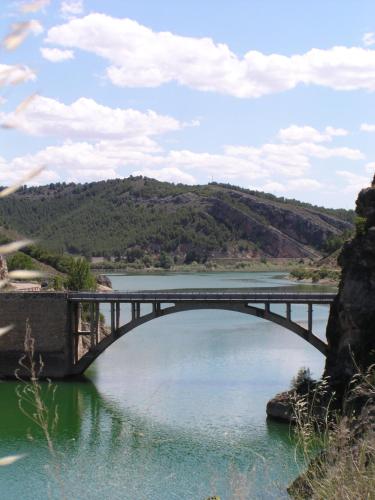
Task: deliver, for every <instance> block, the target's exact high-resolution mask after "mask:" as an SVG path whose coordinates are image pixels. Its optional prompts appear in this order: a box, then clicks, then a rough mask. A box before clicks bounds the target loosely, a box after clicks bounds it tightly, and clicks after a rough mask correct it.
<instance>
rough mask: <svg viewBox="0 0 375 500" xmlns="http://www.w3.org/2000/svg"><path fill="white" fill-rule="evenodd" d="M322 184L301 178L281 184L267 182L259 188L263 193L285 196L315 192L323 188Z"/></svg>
mask: <svg viewBox="0 0 375 500" xmlns="http://www.w3.org/2000/svg"><path fill="white" fill-rule="evenodd" d="M322 187H323V186H322V184H321V183H320V182H318V181H317V180H315V179H308V178H304V177H301V178H300V179H292V180H288V181H287V182H285V183H283V184H281V183H280V182H272V181H271V182H267V183H266V184H264V185H263V186H262V187H260V188H259V190H261V191H265V192H271V193H278V194H285V195H287V194H288V193H290V192H293V191H296V190H297V191H298V192H301V191H314V190H316V189H320V188H322Z"/></svg>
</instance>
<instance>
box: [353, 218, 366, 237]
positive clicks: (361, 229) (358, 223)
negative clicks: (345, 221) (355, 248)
mask: <svg viewBox="0 0 375 500" xmlns="http://www.w3.org/2000/svg"><path fill="white" fill-rule="evenodd" d="M366 224H367V219H366V217H360V216H357V217H356V218H355V232H356V236H361V235H363V234H365V233H366Z"/></svg>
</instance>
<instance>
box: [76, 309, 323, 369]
mask: <svg viewBox="0 0 375 500" xmlns="http://www.w3.org/2000/svg"><path fill="white" fill-rule="evenodd" d="M203 309H205V310H223V311H231V312H238V313H241V314H247V315H250V316H255V317H258V318H261V319H264V320H267V321H271V322H272V323H275V324H277V325H279V326H281V327H283V328H285V329H287V330H290V331H291V332H293V333H295V334H296V335H298V336H299V337H301V338H302V339H303V340H305V341H306V342H308V343H309V344H310V345H312V346H313V347H315V348H316V349H318V351H320V352H321V353H322V354H323V355H324V356H326V355H327V349H328V346H327V344H325V343H324V342H323V341H322V340H321V339H319V338H318V337H317V336H316V335H314V334H313V332H312V330H311V323H310V321H309V324H310V329H306V328H304V327H303V326H301V325H300V324H298V323H296V322H295V321H292V319H291V315H290V309H289V313H288V312H287V315H286V316H282V315H280V314H277V313H275V312H272V311H271V310H270V307H269V304H267V303H266V304H265V307H264V309H263V308H261V307H256V306H253V305H250V304H247V303H242V302H240V303H232V304H231V303H226V302H223V303H220V302H218V303H210V302H206V303H205V302H186V303H183V302H182V303H181V302H180V303H174V304H173V305H168V306H167V307H165V308H163V309H162V308H161V307H160V304H153V310H152V312H150V313H147V314H144V315H142V316H141V315H140V313H138V314H136V315H134V314H133V316H132V319H131V321H129V322H128V323H125V324H124V325H122V326H119V327H118V328H116V329H114V330H113V331H112V333H111V334H110V335H108V336H105V337H104V338H103V339H102V340H100V341H99V342H98V343H96V345H95V346H92V347H91V348H90V350H89V351H88V352H87V353H86V354H84V355H83V356H82V358H80V359H79V360H78V361H77V362H76V364H75V365H74V367H73V373H74V374H76V375H80V374H82V373H83V372H84V371H85V370H86V369H87V368H88V367H89V366H90V365H91V364H92V363H93V362H94V361H95V360H96V359H97V358H98V357H99V356H100V354H102V353H103V352H104V351H105V350H106V349H107V348H108V347H109V346H111V345H112V344H113V343H114V342H116V341H117V340H118V339H120V338H122V337H123V336H124V335H126V334H127V333H129V332H130V331H132V330H134V329H135V328H137V327H139V326H141V325H143V324H145V323H148V322H150V321H152V320H154V319H157V318H161V317H164V316H168V315H171V314H176V313H179V312H185V311H195V310H203ZM309 310H310V309H309ZM311 311H312V309H311Z"/></svg>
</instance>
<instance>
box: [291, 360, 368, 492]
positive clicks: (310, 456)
mask: <svg viewBox="0 0 375 500" xmlns="http://www.w3.org/2000/svg"><path fill="white" fill-rule="evenodd" d="M373 381H374V369H373V367H372V368H371V369H369V371H368V372H367V373H366V374H358V375H356V377H355V378H354V379H353V383H352V385H351V388H350V391H349V393H348V395H347V398H346V401H347V404H346V408H345V410H346V413H347V415H346V416H342V415H341V416H339V417H338V416H337V415H334V414H333V412H331V411H330V408H329V405H328V406H327V405H325V406H323V408H324V411H323V412H322V411H321V408H322V407H321V406H319V405H320V403H321V401H327V383H326V382H324V381H323V387H318V388H317V389H316V390H315V391H313V392H315V394H313V395H312V397H311V395H310V399H308V398H307V397H302V398H300V400H298V401H296V402H295V416H296V427H295V432H296V435H297V438H298V447H297V449H298V450H299V451H300V452H302V454H303V456H304V459H305V468H306V472H304V473H303V474H302V475H301V476H300V477H299V478H298V479H297V480H296V481H295V482H294V483H293V484H292V485H291V487H290V488H289V490H288V491H289V493H290V494H291V496H292V497H293V498H295V499H297V500H302V499H314V500H331V499H334V500H336V499H337V500H373V499H375V406H374V403H375V386H374V384H373ZM314 405H315V408H314ZM316 408H319V411H316Z"/></svg>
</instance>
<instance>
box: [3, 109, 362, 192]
mask: <svg viewBox="0 0 375 500" xmlns="http://www.w3.org/2000/svg"><path fill="white" fill-rule="evenodd" d="M41 114H42V115H43V113H41ZM67 115H68V114H67ZM47 116H50V115H48V114H47ZM64 116H65V115H64ZM140 118H141V123H142V126H141V127H140V129H139V133H138V135H137V134H136V135H134V134H133V132H134V131H130V132H129V134H127V128H126V126H123V128H122V130H123V131H124V135H123V137H122V138H119V137H118V136H117V132H116V130H117V129H111V128H106V127H104V125H105V124H104V123H102V127H104V128H101V129H94V130H92V129H88V128H87V127H89V125H87V123H86V120H84V119H83V123H86V125H85V127H86V128H85V127H83V125H82V127H83V128H82V127H81V126H80V125H79V123H80V120H78V121H77V123H78V129H76V128H75V129H73V130H72V128H71V125H70V123H69V120H67V122H66V123H65V126H66V128H67V130H66V131H65V132H64V130H63V123H60V122H57V124H56V123H54V119H53V118H51V127H52V129H56V131H59V133H61V134H62V135H63V136H65V137H68V136H71V135H72V134H73V135H76V136H81V137H83V136H86V137H88V138H90V139H93V137H96V139H95V141H94V142H89V139H88V140H81V141H78V140H66V141H65V142H64V144H62V145H59V146H49V147H47V148H45V149H43V150H41V151H39V152H38V153H36V154H34V155H26V156H23V157H18V158H15V159H13V160H12V161H11V162H10V163H9V169H10V170H12V169H15V170H17V169H21V170H22V169H24V168H26V167H27V168H33V167H35V166H38V165H41V164H42V165H48V167H49V169H50V170H51V171H53V172H55V173H56V175H58V176H61V179H64V180H69V181H71V180H80V181H89V180H93V179H101V178H109V177H116V176H122V175H129V174H130V173H133V174H138V175H146V176H148V177H155V178H157V179H160V180H169V181H172V182H184V183H187V184H192V183H194V182H196V181H197V180H199V181H202V179H203V180H206V181H207V180H209V179H211V178H214V180H216V181H220V182H232V183H237V184H241V185H252V186H254V185H255V184H254V183H258V184H259V183H261V182H263V184H264V186H265V187H264V188H263V189H264V190H271V191H274V192H283V191H285V192H288V191H291V190H293V189H298V190H302V189H303V190H313V189H318V188H320V187H321V184H320V183H319V181H317V180H314V179H310V178H309V177H307V176H306V173H307V172H308V171H309V170H310V168H311V163H312V161H313V159H314V158H318V159H329V158H342V159H344V160H353V161H355V160H360V159H363V158H364V156H363V154H362V153H361V152H360V151H359V150H356V149H351V148H335V147H332V146H325V145H322V144H315V143H306V142H303V143H299V144H296V143H292V144H283V143H277V142H275V143H266V144H263V145H261V146H259V147H254V146H235V145H232V146H231V145H228V146H226V147H225V148H224V149H223V151H222V152H221V153H210V152H196V151H190V150H188V149H174V150H169V151H168V150H167V151H165V150H164V149H163V148H162V147H161V146H160V145H159V144H158V143H157V142H156V141H155V140H154V139H153V138H152V137H149V136H148V135H147V134H149V135H150V136H151V135H153V134H154V133H156V131H158V132H157V133H159V132H160V131H161V129H160V128H159V125H157V126H156V128H154V127H153V126H151V128H148V126H149V124H147V123H146V125H147V126H145V125H144V122H143V119H144V117H143V116H142V117H140ZM104 122H105V120H104ZM46 123H48V120H46V119H45V117H44V118H43V119H42V120H41V122H40V123H39V124H38V125H35V124H34V125H33V126H34V129H33V131H35V127H37V130H38V131H39V132H44V131H46V132H47V131H48V129H47V128H46V129H44V127H47V125H46ZM168 130H169V128H168V127H167V129H166V130H164V131H168ZM101 137H104V138H102V139H100V138H101ZM278 177H279V178H281V179H282V182H281V183H280V181H279V179H278Z"/></svg>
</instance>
